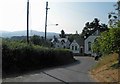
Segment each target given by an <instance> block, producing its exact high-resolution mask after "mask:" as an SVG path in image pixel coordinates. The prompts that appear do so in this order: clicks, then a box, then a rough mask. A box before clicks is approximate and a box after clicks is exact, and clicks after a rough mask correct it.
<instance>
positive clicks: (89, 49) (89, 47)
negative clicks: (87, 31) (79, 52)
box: [88, 42, 91, 51]
mask: <svg viewBox="0 0 120 84" xmlns="http://www.w3.org/2000/svg"><path fill="white" fill-rule="evenodd" d="M88 51H91V42H88Z"/></svg>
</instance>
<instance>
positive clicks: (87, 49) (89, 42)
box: [84, 30, 100, 56]
mask: <svg viewBox="0 0 120 84" xmlns="http://www.w3.org/2000/svg"><path fill="white" fill-rule="evenodd" d="M99 35H100V30H95V31H93V33H92V34H91V35H89V36H88V37H87V38H86V39H85V41H84V45H85V46H84V53H85V54H89V55H93V56H94V54H95V53H93V52H92V44H93V42H94V41H95V39H96V38H97V37H99Z"/></svg>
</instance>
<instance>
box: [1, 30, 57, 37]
mask: <svg viewBox="0 0 120 84" xmlns="http://www.w3.org/2000/svg"><path fill="white" fill-rule="evenodd" d="M26 35H27V34H26V31H25V30H24V31H14V32H8V31H0V37H4V38H11V37H13V36H26ZM29 35H30V36H33V35H39V36H43V37H44V36H45V33H44V32H39V31H35V30H30V33H29ZM54 35H55V36H56V37H58V36H59V34H58V33H54V32H47V38H53V36H54Z"/></svg>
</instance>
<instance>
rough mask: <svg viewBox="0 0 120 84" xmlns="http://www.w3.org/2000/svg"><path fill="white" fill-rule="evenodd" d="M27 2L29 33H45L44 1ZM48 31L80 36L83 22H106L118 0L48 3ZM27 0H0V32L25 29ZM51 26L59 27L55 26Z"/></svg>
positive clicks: (60, 0)
mask: <svg viewBox="0 0 120 84" xmlns="http://www.w3.org/2000/svg"><path fill="white" fill-rule="evenodd" d="M29 1H30V22H29V25H30V30H37V31H43V32H44V28H45V27H44V26H45V7H46V0H29ZM47 1H48V5H49V8H50V10H48V27H47V31H48V32H56V33H60V31H61V30H62V29H63V30H64V31H65V32H66V33H75V32H76V31H78V32H79V33H81V31H82V29H83V27H84V24H85V23H86V22H88V21H89V22H91V21H93V19H94V18H98V19H100V21H101V23H106V24H107V22H108V18H107V16H108V13H109V12H111V11H114V7H113V5H114V4H115V2H116V1H117V0H101V1H99V2H98V0H89V2H88V0H84V2H83V1H81V0H47ZM26 10H27V0H0V31H21V30H26V17H27V16H26V15H27V13H26ZM54 24H59V25H58V26H55V25H54Z"/></svg>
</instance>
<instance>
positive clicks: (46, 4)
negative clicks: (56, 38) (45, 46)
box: [45, 2, 50, 40]
mask: <svg viewBox="0 0 120 84" xmlns="http://www.w3.org/2000/svg"><path fill="white" fill-rule="evenodd" d="M48 9H50V8H48V2H46V18H45V40H46V34H47V14H48Z"/></svg>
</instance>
